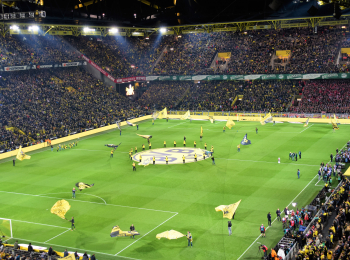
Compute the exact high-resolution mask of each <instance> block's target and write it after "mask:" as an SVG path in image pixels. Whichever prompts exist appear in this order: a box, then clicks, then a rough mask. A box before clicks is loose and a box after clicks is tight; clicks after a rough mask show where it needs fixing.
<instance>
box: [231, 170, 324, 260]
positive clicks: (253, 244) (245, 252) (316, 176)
mask: <svg viewBox="0 0 350 260" xmlns="http://www.w3.org/2000/svg"><path fill="white" fill-rule="evenodd" d="M317 176H318V175H316V176H315V177H313V178H312V180H311V181H310V182H309V183H308V184H307V185H306V186H305V187H304V189H302V190H301V191H300V192H299V194H298V195H296V196H295V198H294V199H293V200H292V201H291V202H290V203H289V204H288V205H287V207H289V205H290V204H292V203H293V202H294V201H295V199H296V198H298V197H299V195H300V194H301V193H302V192H303V191H304V190H305V189H306V188H307V187H308V186H309V185H310V183H311V182H312V181H313V180H314V179H315V178H316V177H317ZM276 219H277V218H275V220H274V221H273V222H275V221H276ZM273 222H272V223H273ZM272 223H271V225H272ZM268 228H269V227H267V228H266V229H268ZM260 237H261V235H259V236H258V238H257V239H255V240H254V242H253V243H251V245H250V246H249V247H248V248H247V249H246V250H245V251H244V252H243V254H241V256H240V257H238V259H237V260H239V259H241V257H242V256H243V255H244V254H245V253H246V252H247V251H248V250H249V249H250V248H251V247H252V246H253V245H254V244H255V242H256V241H257V240H258V239H259V238H260Z"/></svg>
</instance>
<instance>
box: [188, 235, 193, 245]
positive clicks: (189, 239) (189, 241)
mask: <svg viewBox="0 0 350 260" xmlns="http://www.w3.org/2000/svg"><path fill="white" fill-rule="evenodd" d="M187 241H188V244H187V246H190V245H191V247H192V246H193V245H192V242H193V239H192V234H191V232H190V231H187Z"/></svg>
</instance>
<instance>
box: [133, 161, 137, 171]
mask: <svg viewBox="0 0 350 260" xmlns="http://www.w3.org/2000/svg"><path fill="white" fill-rule="evenodd" d="M132 171H136V164H135V162H133V163H132Z"/></svg>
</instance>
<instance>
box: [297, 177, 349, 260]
mask: <svg viewBox="0 0 350 260" xmlns="http://www.w3.org/2000/svg"><path fill="white" fill-rule="evenodd" d="M324 190H325V192H326V191H327V190H328V189H327V188H326V187H325V188H324ZM349 190H350V183H349V181H348V180H347V179H343V185H342V186H341V187H340V188H339V190H337V192H335V193H334V195H333V196H332V197H331V198H330V200H329V201H328V202H327V203H326V204H322V205H321V213H320V216H319V217H318V218H317V219H315V222H314V223H313V225H312V226H311V228H310V230H309V231H308V232H307V233H306V234H302V235H299V236H298V243H299V247H300V250H299V252H298V254H297V257H296V259H297V260H302V259H305V258H306V259H334V260H338V259H341V260H347V259H349V255H348V253H349V252H350V240H349V235H350V230H349V219H350V212H349V210H348V207H349V203H350V201H349V197H348V194H349ZM333 214H335V218H334V219H333V218H332V219H333V220H331V221H332V222H330V223H331V224H330V225H328V222H329V220H330V219H331V216H332V215H333ZM326 226H327V230H325V228H326ZM328 226H330V227H329V228H328Z"/></svg>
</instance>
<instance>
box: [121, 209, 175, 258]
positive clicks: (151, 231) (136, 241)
mask: <svg viewBox="0 0 350 260" xmlns="http://www.w3.org/2000/svg"><path fill="white" fill-rule="evenodd" d="M177 214H178V213H175V214H174V215H173V216H171V217H170V218H168V219H167V220H165V221H163V222H162V223H160V224H159V225H158V226H156V227H155V228H153V229H151V230H150V231H148V232H147V233H146V234H144V235H143V236H142V237H140V238H139V239H137V240H135V241H134V242H132V243H131V244H130V245H128V246H127V247H125V248H123V249H122V250H120V251H119V252H118V253H116V254H115V256H117V255H119V254H120V253H121V252H123V251H124V250H125V249H127V248H129V247H130V246H132V245H133V244H135V243H136V242H137V241H139V240H140V239H141V238H143V237H145V236H147V235H148V234H149V233H151V232H152V231H153V230H155V229H157V228H158V227H160V226H161V225H163V224H164V223H165V222H167V221H169V220H170V219H172V218H173V217H175V216H176V215H177Z"/></svg>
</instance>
